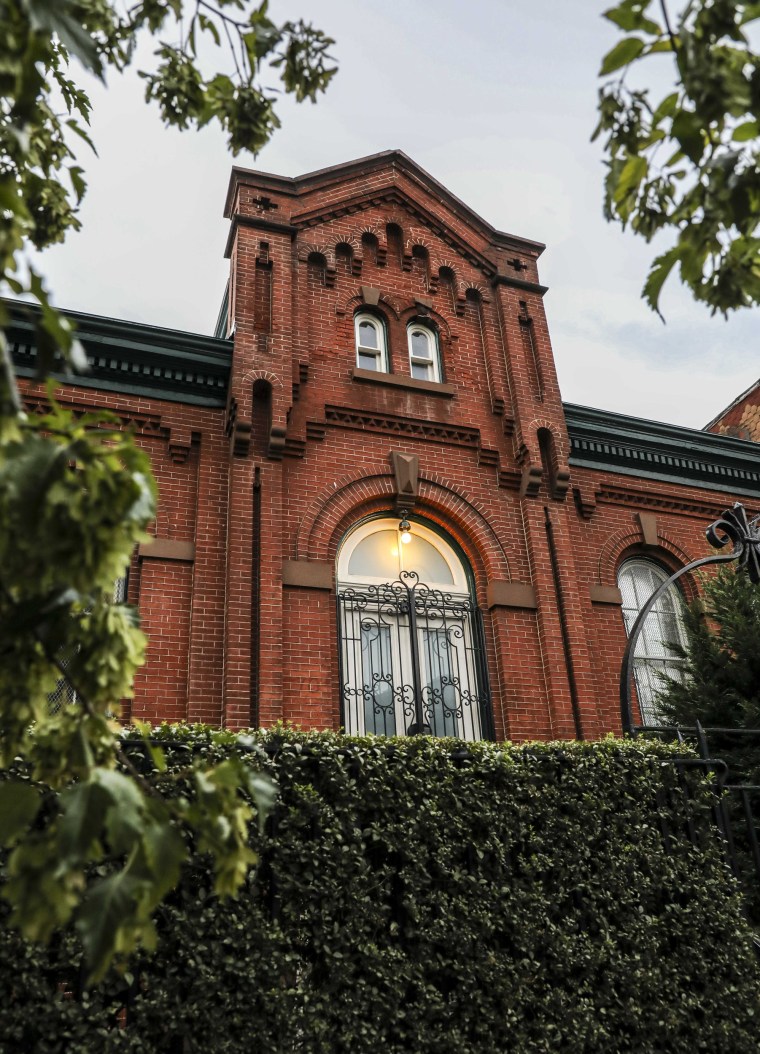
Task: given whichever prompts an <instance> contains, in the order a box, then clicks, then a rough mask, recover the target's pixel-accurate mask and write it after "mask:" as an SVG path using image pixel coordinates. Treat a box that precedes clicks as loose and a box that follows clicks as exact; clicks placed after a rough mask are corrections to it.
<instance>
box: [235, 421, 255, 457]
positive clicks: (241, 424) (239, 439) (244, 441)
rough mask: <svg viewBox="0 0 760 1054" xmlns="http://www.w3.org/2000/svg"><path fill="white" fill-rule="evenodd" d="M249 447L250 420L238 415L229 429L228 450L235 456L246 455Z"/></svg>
mask: <svg viewBox="0 0 760 1054" xmlns="http://www.w3.org/2000/svg"><path fill="white" fill-rule="evenodd" d="M250 449H251V422H250V421H246V420H245V418H240V417H238V418H237V419H236V420H235V421H234V422H233V424H232V429H231V430H230V450H231V451H232V453H233V455H234V456H235V457H247V455H248V451H249V450H250Z"/></svg>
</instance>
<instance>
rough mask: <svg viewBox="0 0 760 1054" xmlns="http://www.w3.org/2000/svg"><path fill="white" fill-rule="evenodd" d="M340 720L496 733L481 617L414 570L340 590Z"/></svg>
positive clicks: (375, 728) (356, 730) (398, 730)
mask: <svg viewBox="0 0 760 1054" xmlns="http://www.w3.org/2000/svg"><path fill="white" fill-rule="evenodd" d="M338 633H339V641H340V680H341V685H340V692H341V708H342V713H341V721H342V724H343V727H344V728H345V730H346V732H348V733H350V734H353V735H362V734H364V733H366V732H374V733H376V734H378V735H385V736H394V735H415V734H418V733H422V734H426V735H434V736H456V737H458V738H459V739H467V740H471V741H472V740H477V739H492V738H493V720H492V716H491V704H490V698H489V694H488V680H487V669H486V663H485V649H484V635H483V622H482V617H481V613H480V610H479V609H478V608H477V607H476V605H475V604H474V603H473V601H472V599H471V598H470V597H469V596H458V595H456V594H453V593H446V592H444V591H442V590H440V589H433V588H431V587H429V586H427V585H425V584H423V583H421V582H420V581H419V579H418V576H417V574H416V572H414V571H402V572H401V576H400V578H399V580H397V581H395V582H387V583H385V584H383V585H373V586H363V587H362V586H349V587H343V588H341V589H339V591H338Z"/></svg>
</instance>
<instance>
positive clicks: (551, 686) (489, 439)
mask: <svg viewBox="0 0 760 1054" xmlns="http://www.w3.org/2000/svg"><path fill="white" fill-rule="evenodd" d="M226 214H227V215H228V216H229V217H230V219H231V230H230V239H229V244H228V252H229V256H230V262H231V276H230V286H229V296H228V300H227V307H226V316H225V318H224V319H223V325H222V334H221V336H222V338H225V337H228V336H230V337H231V340H230V341H225V340H224V339H219V340H216V341H213V342H210V344H209V348H207V349H206V348H205V346H204V348H201V347H200V346H199V347H198V348H197V349H195V352H194V353H196V352H197V356H198V361H199V362H200V361H201V360H202V361H203V362H206V361H207V359H206V358H203V356H206V357H207V358H208V356H210V355H211V354H212V353H213V355H216V356H217V357H218V359H219V361H220V362H221V361H222V359H223V358H224V355H225V354H226V355H227V356H228V358H227V360H226V365H225V369H226V371H227V372H226V378H227V380H226V385H225V389H224V395H225V397H226V402H225V403H224V404H222V398H221V397H219V396H218V395H215V396H214V397H204V398H200V397H197V398H195V401H192V399H191V396H189V395H188V396H183V394H182V393H181V392H178V391H177V390H176V389H173V388H172V385H171V383H169V382H166V383H165V384H164V386H163V387H160V386H158V387H155V389H154V390H151V389H150V387H149V386H146V385H148V382H147V381H141V382H140V384H137V385H133V386H132V389H129V388H128V387H127V386H125V385H124V384H120V382H118V381H114V382H113V383H111V384H110V385H108V386H105V382H103V384H99V383H98V378H97V376H96V377H95V378H94V379H93V381H92V384H91V385H90V386H89V387H86V388H85V387H73V386H65V387H64V388H62V392H61V398H62V400H63V401H64V402H66V401H68V402H71V403H72V404H74V405H93V404H95V405H98V406H107V407H108V408H109V409H113V410H115V411H116V412H117V413H118V414H119V415H120V416H121V417H122V419H123V420H124V422H125V424H126V423H132V424H134V426H135V428H136V434H137V438H138V441H139V442H140V443H141V444H142V445H144V446H145V447H146V448H147V449H148V450H149V452H150V454H151V459H152V462H153V465H154V469H155V472H156V476H157V479H158V484H159V490H160V506H159V515H158V518H157V521H156V525H155V535H156V541H155V543H154V544H153V545H148V546H143V547H141V549H140V552H139V553H137V554H135V557H134V560H133V564H132V570H131V574H130V580H129V599H130V600H131V601H133V602H134V603H137V604H139V607H140V610H141V613H142V619H143V625H144V627H145V629H146V630H147V632H148V635H149V638H150V648H149V658H148V663H147V665H146V666H145V668H144V669H143V670H141V671H140V674H139V677H138V681H137V684H136V694H135V701H134V703H133V704H132V707H131V710H130V711H128V713H127V716H129V715H130V713H131V714H133V715H134V716H139V717H141V718H148V719H153V720H157V719H159V718H167V719H171V720H177V719H183V718H187V719H189V720H192V721H208V722H210V723H212V724H222V723H223V724H226V725H227V726H229V727H233V728H239V727H245V726H248V725H250V724H257V723H260V724H263V725H270V724H272V723H273V722H275V721H278V720H280V719H284V720H287V721H292V722H295V723H297V724H300V725H303V726H306V727H317V728H337V727H339V725H340V702H339V690H338V684H339V669H338V641H337V628H336V625H337V624H336V611H335V565H336V557H337V553H338V549H339V546H340V544H341V541H342V539H344V537H345V536H346V534H347V532H349V531H350V530H351V528H352V527H354V526H355V525H356V524H357V523H359V522H361V521H363V520H364V519H365V518H366V517H369V516H372V515H378V514H387V515H388V516H389V517H390V516H392V517H395V518H396V519H398V515H399V509H400V508H401V507H403V506H404V505H406V506H407V507H408V508H409V509H410V513H411V515H412V518H413V526H414V523H420V524H426V523H427V524H430V525H431V526H433V527H434V528H436V529H437V530H438V531H440V532H442V533H444V534H445V536H446V537H448V538H449V539H451V540H452V541H453V543H455V545H457V546H458V547H459V549H460V550H461V552H462V553H463V554H464V557H465V558H466V562H467V564H469V567H470V569H471V571H472V577H473V581H474V593H475V597H476V599H477V603H478V605H479V607H480V609H481V611H482V614H483V628H484V633H485V653H486V658H487V666H488V682H489V688H490V696H491V700H492V706H493V720H494V726H495V733H496V736H497V737H498V738H504V737H510V738H513V739H518V740H521V739H528V738H550V737H572V736H583V737H586V738H592V737H596V736H599V735H601V734H603V733H605V732H607V731H609V730H613V731H614V730H619V727H620V719H619V714H618V704H617V677H618V671H619V666H620V659H621V655H622V651H623V648H624V645H625V631H624V627H623V622H622V618H621V613H620V595H619V593H618V590H617V582H616V574H617V570H618V568H619V566H620V563H621V561H622V560H623V559H625V558H626V557H627V556H629V555H631V554H635V553H641V554H648V555H650V556H651V557H653V558H654V559H656V560H657V561H658V562H660V563H661V564H663V565H664V566H667V567H672V568H676V567H678V566H681V565H682V564H683V563H684V562H687V561H689V560H692V559H695V558H696V557H698V556H701V555H705V554H706V551H707V546H706V542H705V539H704V529H705V526H706V525H707V524H708V523H709V522H710V521H711V520H712V519H715V518H716V517H717V515H718V514H719V513H720V512H721V511H722V509H723V508H725V507H726V506H727V505H730V504H731V503H732V502H733V501H734V500H737V498H738V499H740V500H742V501H744V502H745V503H746V504H747V505H748V506H750V507H751V508H752V507H753V502H754V504H755V505H756V504H757V500H758V498H759V497H760V476H758V474H757V472H756V471H754V469H752V468H750V467H749V466H751V458H750V457H749V456H748V455H747V451H746V449H745V448H747V447H748V446H749V444H746V443H742V442H741V441H739V440H736V439H726V438H724V437H719V436H708V435H704V434H702V433H693V432H691V431H690V430H688V429H676V428H671V429H668V428H667V426H653V425H651V423H650V422H637V421H635V420H632V419H630V418H619V417H617V416H616V415H604V414H602V413H600V412H599V411H585V410H583V408H578V407H569V406H565V405H563V403H562V400H561V396H560V392H559V388H558V384H557V377H556V372H555V368H554V362H553V356H552V349H551V342H550V338H549V333H548V328H547V323H546V316H545V312H544V307H543V295H544V293H545V292H546V290H545V288H544V287H543V286H541V285H540V284H539V276H538V270H537V262H538V258H539V256H540V253H541V251H542V249H543V246H541V245H539V244H538V243H535V242H531V241H528V240H526V239H523V238H518V237H513V236H511V235H508V234H504V233H502V232H499V231H496V230H494V229H493V228H492V227H491V226H490V225H489V224H488V223H486V222H485V221H484V220H482V219H480V218H479V217H478V216H476V215H475V214H474V213H472V212H471V210H470V209H468V208H467V207H466V206H465V205H463V204H462V203H461V202H460V201H458V200H457V199H456V198H454V197H453V195H451V194H450V193H449V192H448V191H447V190H446V189H445V188H444V187H442V186H441V185H440V184H438V183H437V182H436V181H435V180H434V179H432V177H430V176H429V175H427V174H426V173H425V172H423V171H422V170H421V169H419V168H418V167H417V166H416V165H415V164H414V163H413V162H412V161H410V160H409V159H408V158H406V157H405V155H403V154H401V153H399V152H389V153H386V154H380V155H376V156H374V157H371V158H367V159H364V160H362V161H358V162H352V163H349V164H346V165H340V166H337V167H336V168H334V169H329V170H325V171H322V172H318V173H313V174H311V175H309V176H305V177H302V178H299V179H286V178H282V177H277V176H271V175H266V174H262V173H256V172H250V171H246V170H241V169H234V170H233V173H232V178H231V181H230V187H229V193H228V198H227V212H226ZM362 310H366V311H370V312H371V313H372V314H373V316H374V317H376V318H379V319H381V320H382V322H383V324H384V326H385V333H386V335H387V344H388V354H389V370H388V372H383V373H379V372H374V373H373V372H372V371H369V370H363V369H358V368H357V365H356V353H355V343H354V340H355V338H354V316H355V315H356V313H357V312H359V311H362ZM412 321H419V322H423V323H424V324H426V325H428V326H429V327H431V328H432V330H433V331H434V332H435V333H436V334H437V338H438V342H439V349H440V355H441V366H442V377H441V379H440V382H424V381H420V380H415V379H414V378H412V377H411V376H410V362H409V356H408V351H407V326H408V325H409V323H410V322H412ZM80 328H81V327H80ZM84 328H85V329H86V321H85V325H84ZM157 333H158V336H156V337H155V339H154V342H153V343H154V346H153V347H152V348H148V349H147V350H146V349H145V348H144V347H143V348H142V350H140V349H139V347H138V345H139V341H137V340H132V342H131V343H132V344H134V345H135V348H136V349H137V350H133V352H130V354H133V356H137V357H138V358H139V357H140V356H142V358H141V360H140V361H141V362H149V361H154V362H158V361H159V360H161V361H163V358H162V356H163V357H165V355H166V350H165V347H164V344H165V342H166V341H164V343H162V341H161V339H159V338H160V332H159V331H157ZM83 335H84V337H85V343H86V344H87V340H86V333H84V334H83ZM128 335H129V334H128ZM166 339H168V338H166ZM182 339H183V335H181V334H174V335H173V337H172V340H173V341H174V344H173V346H176V348H177V352H176V354H177V355H179V356H180V358H181V348H182ZM194 339H196V340H200V339H201V338H194ZM211 344H213V347H211ZM130 346H131V345H130ZM225 349H228V350H227V351H225ZM124 354H126V352H124ZM151 355H152V356H153V359H151V358H150V356H151ZM209 361H210V360H209ZM214 361H216V360H214ZM210 368H211V367H209V369H210ZM106 369H107V367H106V366H104V367H103V370H106ZM148 375H149V371H148V370H144V371H143V374H141V375H140V376H145V377H148ZM103 376H105V373H104V374H103ZM150 383H154V382H153V381H151V382H150ZM192 383H196V384H200V382H199V381H197V378H196V381H195V382H192V381H191V380H188V381H187V384H188V385H190V386H191V385H192ZM204 383H206V382H204ZM208 383H209V384H210V383H211V382H208ZM213 383H214V384H216V381H213ZM156 384H157V382H156ZM141 385H142V386H141ZM217 387H218V386H217ZM188 390H189V389H188ZM215 391H216V389H215ZM28 396H29V398H30V400H32V401H34V399H35V398H39V397H40V393H39V390H38V389H36V388H35V387H34V386H33V385H31V384H30V385H29V387H28ZM201 404H203V405H201ZM658 429H659V431H658ZM399 454H401V455H404V457H405V459H406V461H407V462H408V463H412V464H413V465H414V467H415V469H416V473H417V480H416V487H412V488H411V492H410V493H407V494H406V496H404V494H403V493H401V494H400V493H399V483H398V478H397V475H396V474H395V473H394V456H397V455H399ZM745 464H746V466H748V467H747V468H746V470H745V468H744V467H743V466H745ZM694 588H695V587H694V584H693V583H686V585H685V590H686V592H687V593H688V592H689V591H690V590H691V591H693V590H694Z"/></svg>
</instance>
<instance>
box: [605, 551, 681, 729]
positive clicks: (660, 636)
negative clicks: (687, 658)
mask: <svg viewBox="0 0 760 1054" xmlns="http://www.w3.org/2000/svg"><path fill="white" fill-rule="evenodd" d="M668 578H669V575H668V572H667V571H665V570H664V568H662V567H660V565H659V564H656V563H655V562H654V561H653V560H644V559H639V558H636V559H633V560H626V561H625V563H624V564H622V566H621V568H620V571H619V572H618V587H619V589H620V592H621V594H622V597H623V621H624V622H625V631H626V633H628V634H630V632H631V629H632V627H633V624H634V622H635V621H636V618H637V617H638V614H639V612H640V611H641V609H642V608H643V606H644V604H646V602H647V600H649V598H650V597H651V596H652V594H653V593H654V592H655V590H657V589H659V588H660V586H661V585H662V584H663V582H665V581H667V579H668ZM682 603H683V601H682V598H681V594H680V593H679V591H678V589H677V588H676V586H674V585H673V586H671V587H670V588H669V589H668V590H667V591H666V592H665V593H663V595H662V596H661V597H660V599H659V600H658V601H657V603H656V604H655V606H654V608H653V609H652V611H651V612H650V613H649V616H648V617H647V619H646V621H645V622H644V627H643V629H642V631H641V635H640V637H639V641H638V644H637V645H636V652H635V655H634V657H633V671H634V677H635V680H636V694H637V695H638V698H639V709H640V710H641V720H642V723H643V724H645V725H656V724H658V722H659V721H660V714H659V710H658V707H657V697H658V694H659V692H660V691H661V690H662V689H663V688H664V687H665V681H664V677H665V676H670V677H677V678H681V677H682V676H683V666H684V660H683V659H680V658H678V657H677V656H676V655H674V654H673V651H672V650H671V647H670V645H672V644H681V645H682V644H684V641H685V638H684V631H683V624H682V621H681V610H680V609H681V604H682Z"/></svg>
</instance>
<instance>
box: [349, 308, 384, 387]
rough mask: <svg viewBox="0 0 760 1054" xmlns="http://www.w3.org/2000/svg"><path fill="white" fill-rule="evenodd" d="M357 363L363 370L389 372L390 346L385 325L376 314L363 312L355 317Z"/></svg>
mask: <svg viewBox="0 0 760 1054" xmlns="http://www.w3.org/2000/svg"><path fill="white" fill-rule="evenodd" d="M354 332H355V334H356V365H357V366H358V367H359V369H362V370H376V371H377V372H378V373H387V372H388V346H387V342H386V339H385V326H384V325H383V323H382V322H381V320H380V319H379V318H378V317H377V316H376V315H370V314H369V313H367V312H364V311H363V312H361V313H360V314H358V315H356V317H355V318H354Z"/></svg>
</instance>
